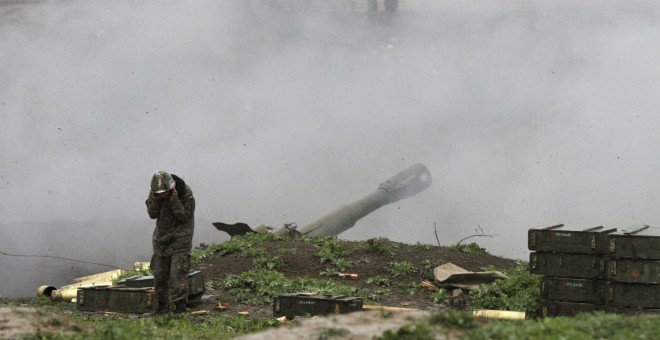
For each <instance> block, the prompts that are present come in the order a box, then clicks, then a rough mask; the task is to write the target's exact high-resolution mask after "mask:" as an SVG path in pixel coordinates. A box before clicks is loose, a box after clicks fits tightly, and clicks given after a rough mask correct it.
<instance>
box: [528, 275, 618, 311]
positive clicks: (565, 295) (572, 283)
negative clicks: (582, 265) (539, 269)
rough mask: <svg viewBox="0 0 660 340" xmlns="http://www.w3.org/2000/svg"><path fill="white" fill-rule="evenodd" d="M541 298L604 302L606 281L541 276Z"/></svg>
mask: <svg viewBox="0 0 660 340" xmlns="http://www.w3.org/2000/svg"><path fill="white" fill-rule="evenodd" d="M541 298H542V299H546V300H557V301H571V302H589V303H598V304H602V303H604V302H605V281H603V280H589V279H574V278H567V277H549V276H544V277H542V278H541Z"/></svg>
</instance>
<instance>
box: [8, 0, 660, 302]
mask: <svg viewBox="0 0 660 340" xmlns="http://www.w3.org/2000/svg"><path fill="white" fill-rule="evenodd" d="M366 3H367V2H366V0H364V1H358V0H354V1H351V0H289V1H284V0H280V1H278V0H272V1H268V0H264V1H256V0H255V1H241V0H226V1H220V2H219V1H211V0H195V1H187V2H180V1H173V0H171V1H159V2H157V3H156V2H153V1H146V0H136V1H128V0H125V1H124V0H122V1H112V2H108V1H74V0H63V1H0V51H2V53H1V58H0V79H2V81H0V120H1V122H2V123H1V124H0V141H1V143H0V148H1V153H0V216H1V219H0V233H1V234H0V251H1V252H5V253H11V254H39V255H49V256H61V257H70V258H74V259H82V260H86V261H93V262H99V263H104V264H109V265H113V266H118V267H122V268H130V267H131V266H132V263H133V262H134V261H148V260H149V258H150V256H151V233H152V231H153V228H154V225H155V222H154V221H153V220H150V219H149V218H148V216H147V213H146V207H145V205H144V200H145V199H146V197H147V194H148V190H149V182H150V179H151V176H152V174H153V173H154V172H155V171H156V170H159V169H163V170H167V171H170V172H172V173H175V174H177V175H179V176H181V177H183V178H184V179H185V180H186V181H187V183H188V184H189V185H190V186H191V187H192V189H193V192H194V195H195V197H196V200H197V210H196V230H195V241H194V245H198V244H199V243H202V242H203V243H206V244H210V243H219V242H223V241H225V240H227V239H228V236H227V235H226V234H224V233H221V232H219V231H217V230H216V229H215V228H214V227H213V226H212V225H211V222H218V221H220V222H225V223H236V222H245V223H248V224H250V225H252V226H257V225H260V224H265V225H270V226H273V227H280V226H282V225H283V224H285V223H291V222H295V223H297V224H298V225H305V224H306V223H308V222H311V221H312V220H314V219H315V218H317V217H319V216H321V215H323V214H325V213H327V212H329V211H331V210H333V209H334V208H336V207H338V206H339V205H342V204H346V203H350V202H353V201H354V200H357V199H359V198H361V197H363V196H365V195H367V194H369V193H371V192H372V191H374V190H376V189H377V188H378V185H379V184H380V183H381V182H382V181H384V180H386V179H387V178H389V177H390V176H392V175H394V174H395V173H397V172H399V171H400V170H402V169H404V168H407V167H408V166H410V165H412V164H414V163H423V164H425V165H426V166H427V167H428V168H429V170H430V172H431V174H432V175H433V184H432V185H431V187H430V188H429V189H427V190H426V191H424V192H422V193H421V194H419V195H417V196H414V197H412V198H409V199H406V200H402V201H399V202H397V203H395V204H392V205H389V206H385V207H383V208H381V209H379V210H377V211H376V212H374V213H372V214H371V215H369V216H367V217H366V218H364V219H362V220H360V221H359V222H358V223H357V224H356V226H355V227H353V228H352V229H350V230H348V231H347V232H345V233H343V234H341V235H340V236H339V238H341V239H347V240H365V239H369V238H373V237H386V238H388V239H390V240H393V241H397V242H404V243H410V244H415V243H417V242H419V243H424V244H433V245H437V243H438V242H437V241H436V238H435V235H434V231H435V230H437V233H438V236H439V241H440V244H441V245H452V244H455V243H456V242H458V241H459V240H461V239H463V238H465V237H467V236H470V235H473V234H476V233H477V232H478V231H477V230H482V231H483V232H484V233H485V234H489V235H494V237H492V238H489V237H479V238H472V239H470V240H469V241H475V242H477V243H479V244H480V245H481V246H482V247H484V248H486V250H487V251H488V252H490V253H492V254H495V255H499V256H503V257H509V258H515V259H527V258H528V254H529V252H528V250H527V243H526V239H527V229H529V228H541V227H545V226H550V225H554V224H558V223H564V224H566V225H567V226H569V227H574V228H587V227H593V226H597V225H604V226H607V227H627V226H630V225H636V224H650V225H656V226H657V225H658V224H660V223H659V222H658V221H659V220H660V213H659V212H658V209H657V204H658V202H660V190H657V188H656V187H655V185H656V184H659V183H660V171H658V170H659V169H660V158H659V157H657V154H656V153H655V152H657V151H658V150H660V105H659V104H660V103H659V98H660V97H659V96H658V93H660V63H658V55H660V39H658V37H659V33H660V23H659V18H660V4H658V3H657V2H655V1H632V2H631V1H607V0H605V1H598V2H584V1H577V0H575V1H569V0H560V1H540V0H539V1H523V0H520V1H512V0H474V1H449V0H441V1H438V0H427V1H423V0H400V1H399V7H398V11H395V12H387V11H383V10H382V6H383V2H382V0H381V1H380V2H379V7H380V10H379V11H368V10H367V5H366ZM654 150H655V151H654ZM106 270H109V268H107V267H103V266H96V265H89V264H82V263H78V262H72V261H64V260H55V259H48V258H19V257H11V256H6V255H5V256H3V255H0V272H2V275H0V296H27V295H32V294H34V291H35V290H36V288H37V286H39V285H41V284H50V285H55V286H60V285H63V284H66V283H69V282H70V281H71V279H72V278H74V277H78V276H82V275H86V274H90V273H95V272H100V271H106Z"/></svg>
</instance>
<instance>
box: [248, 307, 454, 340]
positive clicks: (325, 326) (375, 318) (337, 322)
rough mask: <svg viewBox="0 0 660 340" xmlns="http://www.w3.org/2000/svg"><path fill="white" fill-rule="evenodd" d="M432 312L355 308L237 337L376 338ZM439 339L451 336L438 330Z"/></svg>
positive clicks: (294, 339)
mask: <svg viewBox="0 0 660 340" xmlns="http://www.w3.org/2000/svg"><path fill="white" fill-rule="evenodd" d="M430 314H431V312H429V311H411V312H396V313H382V312H380V311H364V312H355V313H351V314H343V315H334V316H330V317H320V318H312V319H301V320H300V321H297V322H294V323H291V324H288V325H284V326H283V327H280V328H277V329H272V330H268V331H264V332H261V333H255V334H248V335H245V336H242V337H238V338H237V339H240V340H269V339H291V340H297V339H300V340H303V339H304V340H307V339H347V340H362V339H372V338H373V337H374V336H380V335H382V334H383V333H384V332H386V331H388V330H392V331H396V330H398V329H399V328H401V327H403V326H405V325H407V324H411V323H417V322H421V321H423V320H426V319H428V317H429V315H430ZM436 339H447V336H445V335H442V334H438V335H437V336H436Z"/></svg>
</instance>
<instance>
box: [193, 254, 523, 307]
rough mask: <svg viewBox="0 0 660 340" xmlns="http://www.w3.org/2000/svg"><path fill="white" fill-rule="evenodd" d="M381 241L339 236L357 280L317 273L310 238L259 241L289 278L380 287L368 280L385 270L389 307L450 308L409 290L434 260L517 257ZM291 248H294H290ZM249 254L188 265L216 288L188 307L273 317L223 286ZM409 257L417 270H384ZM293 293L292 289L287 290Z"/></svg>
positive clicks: (470, 265)
mask: <svg viewBox="0 0 660 340" xmlns="http://www.w3.org/2000/svg"><path fill="white" fill-rule="evenodd" d="M385 242H386V244H384V245H383V248H384V247H387V248H388V249H390V250H391V251H392V253H390V254H381V253H378V252H374V251H373V248H370V247H368V245H367V243H366V242H353V241H339V244H341V245H342V246H343V247H345V248H346V249H347V250H348V252H349V258H350V260H351V261H352V262H353V264H354V266H353V268H352V269H351V270H350V273H355V274H357V275H358V278H357V280H346V279H341V278H339V277H337V276H326V275H322V274H321V272H323V271H324V270H327V269H328V268H331V265H330V264H328V263H324V264H322V263H321V262H320V260H319V258H318V257H317V256H316V255H315V254H316V250H317V248H316V246H315V245H314V244H311V243H305V242H299V241H279V242H267V243H263V244H260V245H259V247H262V248H263V249H264V250H265V253H266V254H269V256H279V257H280V258H281V259H282V260H283V263H284V265H283V267H282V269H280V270H279V271H280V272H281V273H283V274H284V275H285V276H287V277H288V278H296V277H308V278H315V279H322V280H328V279H330V280H333V281H335V282H336V283H340V284H343V285H347V286H353V287H356V288H359V289H364V288H367V289H371V290H373V289H377V288H380V287H378V286H375V285H374V284H368V283H367V281H368V279H369V278H373V277H376V276H383V275H385V276H388V277H391V278H392V284H391V285H390V286H387V287H384V288H386V289H388V290H389V294H388V295H384V296H382V297H381V300H380V301H378V304H379V305H383V306H392V307H406V308H414V309H418V310H426V311H439V310H447V309H452V308H455V306H445V305H439V304H436V303H434V302H433V301H431V299H430V297H429V295H430V292H419V291H418V292H417V293H414V294H412V293H411V290H413V289H414V288H415V287H417V286H418V285H419V283H420V282H421V281H422V280H424V279H429V278H432V270H433V268H435V267H436V266H438V265H441V264H444V263H447V262H451V263H454V264H456V265H458V266H460V267H463V268H465V269H467V270H470V271H481V270H483V269H484V268H487V267H490V266H493V267H496V268H513V267H515V265H516V262H515V261H514V260H511V259H505V258H501V257H497V256H493V255H488V254H479V255H477V254H471V253H464V252H460V251H458V250H455V249H453V248H448V247H438V246H430V245H409V244H403V243H397V242H391V241H385ZM293 249H295V250H293ZM253 259H254V258H253V257H246V256H241V255H240V254H236V253H232V254H228V255H225V256H218V257H215V258H213V259H211V260H208V261H206V262H204V263H201V264H197V265H194V266H193V269H194V270H199V271H201V272H202V273H203V275H204V280H205V281H206V282H214V283H216V287H217V288H215V289H210V290H207V292H206V293H205V296H204V297H203V300H202V302H201V303H200V304H199V305H197V306H194V308H192V310H208V311H209V312H211V313H221V314H225V315H237V313H238V312H248V313H249V315H250V317H253V318H261V319H264V318H272V317H273V309H272V308H273V307H272V306H271V304H265V305H248V304H235V303H232V302H231V301H232V296H231V293H230V292H228V291H227V290H225V289H223V288H222V282H224V279H225V278H226V277H227V276H228V275H232V274H234V275H239V274H241V273H243V272H244V271H247V270H250V269H251V268H252V261H253ZM403 261H406V262H409V263H410V264H412V265H413V266H414V267H415V268H416V270H415V271H414V272H412V273H407V274H403V275H397V276H396V277H392V275H391V274H390V273H389V272H388V269H389V268H391V265H392V263H395V262H399V263H400V262H403ZM291 293H293V292H291ZM218 302H223V303H228V304H229V306H230V307H229V308H228V309H226V310H224V311H216V310H214V306H215V305H216V304H217V303H218Z"/></svg>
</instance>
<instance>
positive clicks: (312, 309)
mask: <svg viewBox="0 0 660 340" xmlns="http://www.w3.org/2000/svg"><path fill="white" fill-rule="evenodd" d="M360 310H362V298H358V297H350V296H341V295H315V294H306V293H292V294H282V295H279V296H277V297H275V299H274V300H273V316H274V317H276V318H277V317H282V316H286V317H287V318H288V319H292V318H294V317H296V316H308V315H327V314H344V313H350V312H355V311H360Z"/></svg>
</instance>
